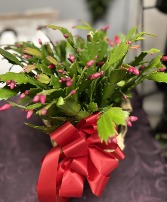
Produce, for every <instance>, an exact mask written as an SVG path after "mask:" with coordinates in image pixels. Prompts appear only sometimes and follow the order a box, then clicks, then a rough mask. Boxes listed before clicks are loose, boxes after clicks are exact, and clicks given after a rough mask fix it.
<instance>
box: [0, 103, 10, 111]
mask: <svg viewBox="0 0 167 202" xmlns="http://www.w3.org/2000/svg"><path fill="white" fill-rule="evenodd" d="M11 106H12V105H11V104H4V105H3V106H1V107H0V111H5V110H7V109H9V108H10V107H11Z"/></svg>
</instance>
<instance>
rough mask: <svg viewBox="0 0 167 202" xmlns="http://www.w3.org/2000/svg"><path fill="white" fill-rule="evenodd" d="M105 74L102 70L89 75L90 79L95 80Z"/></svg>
mask: <svg viewBox="0 0 167 202" xmlns="http://www.w3.org/2000/svg"><path fill="white" fill-rule="evenodd" d="M103 75H104V71H101V72H97V73H95V74H91V75H89V76H88V79H90V80H94V79H97V78H99V77H102V76H103Z"/></svg>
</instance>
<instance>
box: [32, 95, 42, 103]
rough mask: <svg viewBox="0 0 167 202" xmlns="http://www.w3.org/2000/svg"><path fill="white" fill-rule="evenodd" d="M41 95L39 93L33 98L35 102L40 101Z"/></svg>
mask: <svg viewBox="0 0 167 202" xmlns="http://www.w3.org/2000/svg"><path fill="white" fill-rule="evenodd" d="M39 99H40V96H39V95H35V97H34V98H33V100H32V101H33V102H39Z"/></svg>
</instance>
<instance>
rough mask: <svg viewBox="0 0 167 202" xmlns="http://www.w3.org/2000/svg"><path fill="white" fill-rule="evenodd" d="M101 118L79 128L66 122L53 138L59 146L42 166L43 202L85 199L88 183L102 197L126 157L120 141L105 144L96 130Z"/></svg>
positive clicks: (93, 117) (89, 119) (87, 120)
mask: <svg viewBox="0 0 167 202" xmlns="http://www.w3.org/2000/svg"><path fill="white" fill-rule="evenodd" d="M98 116H99V113H98V114H93V115H91V116H89V117H87V118H85V119H83V120H81V121H80V122H79V124H77V126H76V128H75V127H74V126H73V125H72V124H71V123H70V122H66V123H65V124H63V125H62V126H60V127H59V128H58V129H56V130H55V131H54V132H52V133H51V134H50V137H51V139H52V140H53V141H55V142H56V143H57V144H58V145H59V146H57V147H55V148H52V149H51V150H50V151H49V153H48V154H47V155H46V156H45V158H44V160H43V162H42V167H41V171H40V175H39V180H38V185H37V191H38V198H39V201H40V202H67V201H68V198H69V197H81V196H82V192H83V187H84V180H85V179H87V181H88V183H89V185H90V188H91V190H92V192H93V193H94V194H95V195H97V196H100V195H101V193H102V191H103V189H104V187H105V185H106V183H107V181H108V179H109V175H110V173H111V172H112V171H113V170H114V169H115V168H116V167H117V166H118V160H121V159H123V158H124V154H123V152H122V150H121V149H120V148H119V146H118V144H117V141H116V138H112V139H111V140H112V141H110V143H108V144H105V143H104V142H103V143H101V141H100V138H99V137H98V134H97V129H96V128H97V119H98Z"/></svg>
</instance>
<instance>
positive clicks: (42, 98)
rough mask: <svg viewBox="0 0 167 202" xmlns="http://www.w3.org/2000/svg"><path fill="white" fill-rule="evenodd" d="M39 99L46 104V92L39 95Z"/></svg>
mask: <svg viewBox="0 0 167 202" xmlns="http://www.w3.org/2000/svg"><path fill="white" fill-rule="evenodd" d="M39 100H40V103H41V104H44V103H45V102H46V95H44V94H41V95H39Z"/></svg>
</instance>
